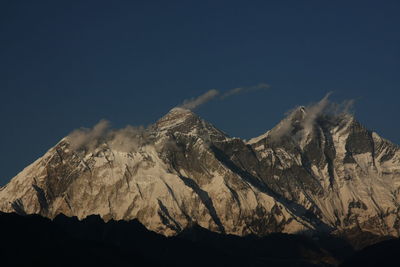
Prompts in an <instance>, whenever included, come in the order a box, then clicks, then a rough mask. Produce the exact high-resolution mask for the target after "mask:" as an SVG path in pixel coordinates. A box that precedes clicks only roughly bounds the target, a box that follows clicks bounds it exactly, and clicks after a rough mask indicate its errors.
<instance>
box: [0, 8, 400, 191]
mask: <svg viewBox="0 0 400 267" xmlns="http://www.w3.org/2000/svg"><path fill="white" fill-rule="evenodd" d="M399 3H400V2H399V1H390V0H388V1H323V0H318V1H298V0H296V1H232V0H230V1H148V0H146V1H144V0H143V1H99V0H96V1H71V0H69V1H39V0H38V1H31V0H27V1H13V0H9V1H7V0H3V1H1V3H0V101H1V103H0V119H1V122H2V129H3V130H2V131H1V132H0V135H1V136H0V145H1V148H2V153H1V155H0V184H4V183H5V182H7V181H8V180H9V178H11V177H12V176H14V175H15V174H17V173H18V172H19V171H20V170H22V169H23V167H25V166H27V165H28V164H29V163H31V162H33V161H34V160H35V159H36V158H38V157H39V156H41V155H42V154H43V153H45V151H46V150H47V149H49V148H50V147H51V146H53V145H54V144H55V143H57V142H58V141H59V140H60V139H61V138H62V137H64V136H65V135H67V134H68V133H69V132H70V131H71V130H73V129H75V128H78V127H81V126H86V127H89V126H92V125H93V124H95V123H96V122H97V121H99V120H100V119H102V118H106V119H109V120H110V121H111V122H112V124H113V126H114V127H122V126H124V125H126V124H132V125H148V124H150V123H152V122H154V121H155V120H157V119H158V118H159V117H161V116H162V115H164V114H165V113H166V112H168V110H169V109H171V108H172V107H174V106H175V105H177V104H179V103H181V102H182V101H183V100H184V99H187V98H191V97H194V96H198V95H200V94H202V93H204V92H206V91H207V90H210V89H213V88H215V89H218V90H220V91H224V90H229V89H231V88H234V87H241V86H252V85H256V84H258V83H260V82H265V83H268V84H270V85H271V89H270V90H267V91H255V92H249V93H247V94H241V95H235V96H232V97H230V98H227V99H225V100H223V101H218V100H215V101H211V102H209V103H207V104H205V105H203V106H201V107H200V108H199V109H198V110H197V113H198V114H200V115H201V116H202V117H203V118H205V119H206V120H208V121H210V122H212V123H213V124H215V125H216V126H217V127H219V128H220V129H222V130H224V131H226V132H228V133H229V134H230V135H232V136H239V137H243V138H250V137H254V136H257V135H259V134H261V133H263V132H265V131H266V130H268V129H269V128H271V127H273V126H274V125H275V124H276V123H277V122H278V121H279V120H280V119H281V118H282V117H283V114H284V113H285V112H286V111H287V110H289V109H291V108H292V107H294V106H296V105H300V104H309V103H310V102H315V101H318V100H319V99H320V98H322V97H323V96H324V95H325V93H327V92H328V91H333V92H334V94H333V95H332V99H333V100H334V101H342V100H344V99H355V100H356V105H355V112H356V116H357V118H358V119H359V120H360V121H361V122H362V123H363V124H364V125H366V126H367V127H368V128H370V129H372V130H375V131H377V132H378V133H379V134H381V135H382V136H383V137H386V138H388V139H390V140H392V141H393V142H395V143H398V144H399V143H400V124H399V114H400V112H399V111H400V108H399V102H400V100H399V98H400V90H399V89H400V66H399V64H400V16H399V14H400V4H399Z"/></svg>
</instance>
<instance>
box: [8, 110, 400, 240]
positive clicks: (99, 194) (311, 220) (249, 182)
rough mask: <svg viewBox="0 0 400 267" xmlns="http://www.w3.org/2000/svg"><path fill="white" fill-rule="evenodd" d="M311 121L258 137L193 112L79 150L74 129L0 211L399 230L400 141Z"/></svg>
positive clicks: (252, 226)
mask: <svg viewBox="0 0 400 267" xmlns="http://www.w3.org/2000/svg"><path fill="white" fill-rule="evenodd" d="M308 117H309V116H307V110H306V109H305V108H299V109H298V110H296V111H294V112H293V113H291V114H290V115H289V116H288V117H287V118H286V119H285V120H283V121H282V122H281V123H280V124H279V125H277V127H275V128H274V129H271V130H270V131H268V132H266V133H265V134H263V135H261V136H260V137H257V138H254V139H252V140H250V141H249V142H247V143H246V142H244V141H243V140H241V139H238V138H230V137H229V136H228V135H226V134H225V133H223V132H222V131H220V130H218V129H216V128H215V127H214V126H213V125H211V124H210V123H208V122H206V121H204V120H202V119H201V118H199V117H198V116H197V115H196V114H194V113H193V112H191V111H189V110H186V109H182V108H174V109H172V110H171V111H170V112H169V113H168V114H167V115H165V116H164V117H162V118H161V119H160V120H158V121H157V122H156V123H155V124H154V125H152V126H151V127H150V128H149V129H147V130H146V131H145V132H146V134H145V136H146V141H145V142H137V140H133V138H135V137H129V135H127V136H128V137H126V135H124V136H125V139H124V142H122V143H119V145H117V142H116V139H115V138H116V137H115V136H117V134H115V135H114V137H107V138H104V139H99V140H98V142H96V143H95V144H96V145H95V146H92V147H90V148H85V147H80V148H77V147H75V146H74V145H72V143H73V142H72V140H71V137H70V136H69V137H66V138H64V139H63V140H61V141H60V142H59V143H58V144H57V145H56V146H54V147H53V148H51V149H50V150H49V151H48V152H47V153H46V154H45V155H44V156H43V157H41V158H40V159H38V160H37V161H35V162H34V163H32V164H31V165H30V166H28V167H27V168H26V169H24V170H23V171H22V172H21V173H19V174H18V175H17V176H16V177H14V178H13V179H12V180H11V181H10V183H9V184H7V185H6V186H5V187H3V188H1V189H0V210H2V211H6V212H14V211H15V212H18V213H22V214H23V213H29V214H30V213H39V214H42V215H44V216H47V217H51V218H52V217H55V216H56V215H57V214H59V213H64V214H66V215H70V216H72V215H74V216H78V217H79V218H84V217H86V216H88V215H91V214H99V215H101V216H102V217H103V218H104V219H105V220H108V219H111V218H113V219H125V220H130V219H133V218H137V219H139V220H140V221H141V222H142V223H143V224H144V225H145V226H146V227H148V228H149V229H151V230H154V231H157V232H160V233H163V234H165V235H172V234H175V233H177V232H179V231H181V230H183V229H185V228H187V227H188V226H190V225H193V224H199V225H201V226H202V227H205V228H208V229H211V230H213V231H218V232H224V233H232V234H238V235H245V234H249V233H255V234H266V233H269V232H289V233H297V232H302V231H338V232H339V231H346V230H350V229H355V228H357V229H359V230H363V231H369V232H372V233H375V234H379V235H394V236H398V235H399V233H398V224H399V217H398V214H399V210H398V206H399V205H398V203H399V198H400V196H399V192H400V190H399V188H400V150H399V148H398V147H397V146H395V145H393V144H392V143H390V142H388V141H386V140H384V139H382V138H381V137H379V136H378V135H377V134H376V133H371V132H369V131H368V130H366V129H365V128H364V127H362V126H361V125H360V124H359V123H358V122H357V121H356V120H355V119H354V118H353V117H352V116H350V115H344V114H342V115H338V116H319V117H318V118H315V120H313V121H312V122H310V121H309V119H308ZM313 119H314V118H313ZM113 138H114V139H113ZM126 138H128V141H129V138H132V140H131V143H135V146H129V145H126ZM121 144H122V145H121Z"/></svg>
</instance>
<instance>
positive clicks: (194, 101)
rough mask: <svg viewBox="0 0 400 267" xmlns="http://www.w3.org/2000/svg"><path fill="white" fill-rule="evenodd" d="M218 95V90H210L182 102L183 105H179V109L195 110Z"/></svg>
mask: <svg viewBox="0 0 400 267" xmlns="http://www.w3.org/2000/svg"><path fill="white" fill-rule="evenodd" d="M218 94H219V91H218V90H216V89H211V90H209V91H207V92H205V93H204V94H202V95H200V96H198V97H195V98H191V99H186V100H185V101H183V104H182V105H180V106H179V107H181V108H186V109H195V108H197V107H198V106H201V105H203V104H204V103H207V102H208V101H210V100H212V99H213V98H215V97H216V96H217V95H218Z"/></svg>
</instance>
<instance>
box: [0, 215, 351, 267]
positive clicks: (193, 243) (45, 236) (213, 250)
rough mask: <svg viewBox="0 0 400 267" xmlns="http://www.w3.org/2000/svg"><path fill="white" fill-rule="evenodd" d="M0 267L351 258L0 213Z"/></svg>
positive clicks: (196, 232) (277, 244)
mask: <svg viewBox="0 0 400 267" xmlns="http://www.w3.org/2000/svg"><path fill="white" fill-rule="evenodd" d="M0 226H1V243H0V244H1V245H0V264H1V265H2V266H335V265H338V264H339V263H340V262H341V261H342V260H343V259H344V258H345V257H348V256H349V255H350V254H352V252H353V251H352V248H351V247H350V246H349V245H348V244H347V243H345V242H344V241H342V240H340V239H337V238H333V237H330V236H325V237H320V238H319V240H315V239H311V238H309V237H306V236H301V235H289V234H272V235H269V236H266V237H262V238H260V237H256V236H247V237H238V236H232V235H222V234H217V233H214V232H210V231H209V230H206V229H204V228H201V227H199V226H193V227H192V228H191V229H187V230H184V231H183V232H182V233H181V234H179V235H178V236H174V237H164V236H162V235H159V234H156V233H154V232H151V231H149V230H147V229H146V228H145V227H144V226H143V225H141V224H140V223H139V222H138V221H136V220H133V221H129V222H127V221H109V222H107V223H105V222H103V220H102V219H101V218H100V217H99V216H90V217H88V218H86V219H84V220H82V221H79V220H78V219H76V218H68V217H66V216H64V215H59V216H57V217H56V218H55V219H54V220H53V221H51V220H49V219H47V218H43V217H41V216H39V215H29V216H20V215H17V214H5V213H0Z"/></svg>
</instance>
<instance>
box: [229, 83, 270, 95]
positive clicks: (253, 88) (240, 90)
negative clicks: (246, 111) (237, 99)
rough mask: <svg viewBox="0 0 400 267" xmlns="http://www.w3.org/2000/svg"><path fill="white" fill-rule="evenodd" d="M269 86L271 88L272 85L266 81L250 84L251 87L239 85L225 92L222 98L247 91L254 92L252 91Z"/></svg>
mask: <svg viewBox="0 0 400 267" xmlns="http://www.w3.org/2000/svg"><path fill="white" fill-rule="evenodd" d="M268 88H270V85H269V84H266V83H260V84H257V85H256V86H249V87H237V88H233V89H231V90H229V91H227V92H225V93H224V94H223V95H222V96H221V99H225V98H227V97H230V96H233V95H237V94H240V93H247V92H252V91H257V90H265V89H268Z"/></svg>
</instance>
